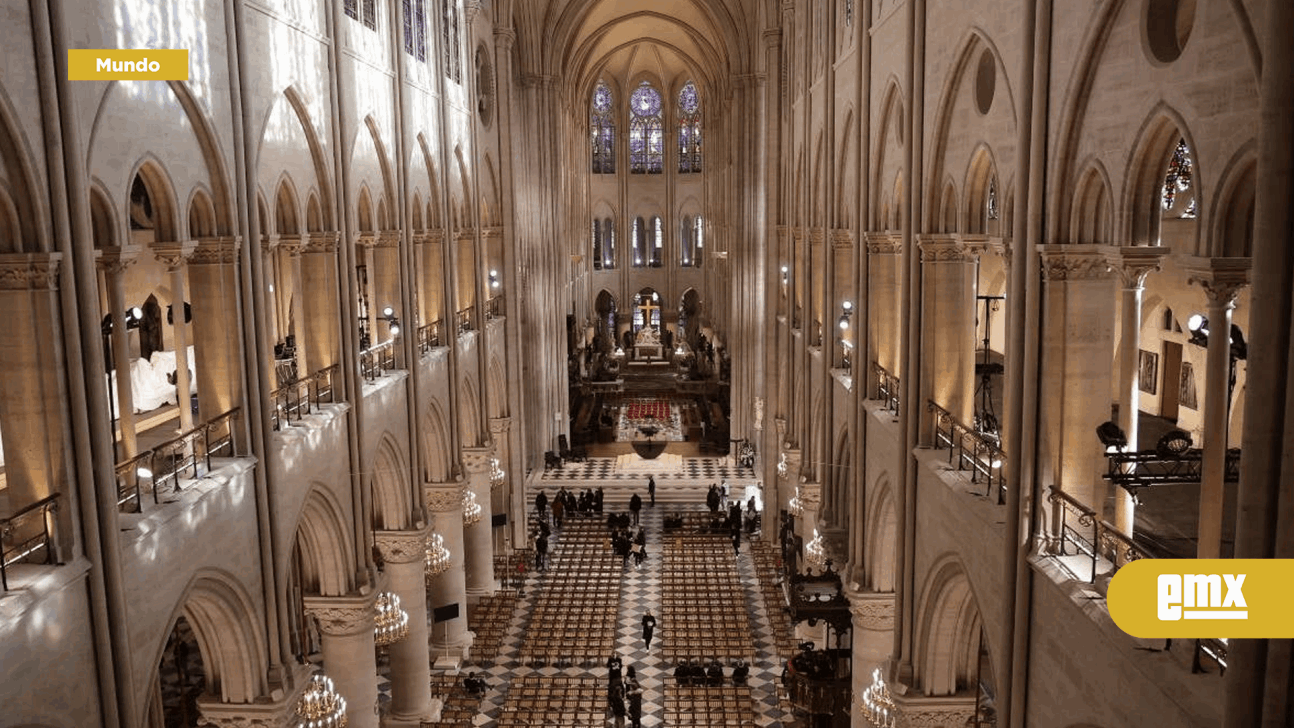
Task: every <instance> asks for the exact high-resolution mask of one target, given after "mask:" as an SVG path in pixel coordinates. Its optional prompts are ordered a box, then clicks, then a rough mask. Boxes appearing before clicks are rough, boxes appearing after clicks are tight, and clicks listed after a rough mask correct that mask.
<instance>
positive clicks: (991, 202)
mask: <svg viewBox="0 0 1294 728" xmlns="http://www.w3.org/2000/svg"><path fill="white" fill-rule="evenodd" d="M987 207H988V219H990V220H996V219H998V209H997V177H989V180H988V204H987Z"/></svg>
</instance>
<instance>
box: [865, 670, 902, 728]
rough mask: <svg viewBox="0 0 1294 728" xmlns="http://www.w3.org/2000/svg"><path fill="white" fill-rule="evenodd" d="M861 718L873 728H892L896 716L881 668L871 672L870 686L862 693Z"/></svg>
mask: <svg viewBox="0 0 1294 728" xmlns="http://www.w3.org/2000/svg"><path fill="white" fill-rule="evenodd" d="M860 708H861V710H862V713H863V717H864V718H866V719H867V722H868V723H871V724H872V725H873V726H875V728H894V725H895V723H896V722H897V717H898V716H897V715H896V711H895V709H894V701H893V700H892V699H891V698H890V689H889V687H887V686H886V685H885V678H883V677H881V668H879V667H878V668H876V669H875V670H872V684H871V685H869V686H868V687H867V689H866V690H864V691H863V699H862V703H861V705H860Z"/></svg>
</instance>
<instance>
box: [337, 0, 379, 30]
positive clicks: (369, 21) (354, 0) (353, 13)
mask: <svg viewBox="0 0 1294 728" xmlns="http://www.w3.org/2000/svg"><path fill="white" fill-rule="evenodd" d="M363 3H364V13H363V15H361V14H360V0H346V3H345V4H344V5H343V6H342V9H343V10H345V12H346V15H347V16H348V17H351V18H354V19H355V20H358V21H360V22H362V23H364V27H366V28H368V29H369V30H377V0H363Z"/></svg>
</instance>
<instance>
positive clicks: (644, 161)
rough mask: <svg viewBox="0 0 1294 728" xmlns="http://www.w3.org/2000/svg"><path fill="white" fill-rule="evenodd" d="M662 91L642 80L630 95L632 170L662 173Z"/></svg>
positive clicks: (663, 140)
mask: <svg viewBox="0 0 1294 728" xmlns="http://www.w3.org/2000/svg"><path fill="white" fill-rule="evenodd" d="M660 108H661V103H660V92H659V91H657V90H656V89H655V88H653V87H652V85H651V83H649V82H647V81H643V82H642V83H641V84H639V86H638V88H637V89H636V90H635V91H634V92H633V96H631V97H629V112H630V118H629V171H630V172H631V173H633V174H660V173H661V171H662V170H663V169H664V166H665V163H664V160H665V133H664V127H663V126H662V124H661V115H660Z"/></svg>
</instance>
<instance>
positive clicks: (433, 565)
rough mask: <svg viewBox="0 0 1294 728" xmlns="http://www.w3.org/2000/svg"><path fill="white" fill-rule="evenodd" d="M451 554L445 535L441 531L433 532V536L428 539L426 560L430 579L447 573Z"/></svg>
mask: <svg viewBox="0 0 1294 728" xmlns="http://www.w3.org/2000/svg"><path fill="white" fill-rule="evenodd" d="M449 556H450V554H449V549H447V548H445V537H444V536H441V535H440V534H439V533H433V534H431V538H429V539H427V556H426V559H425V560H424V563H425V565H426V567H427V569H426V576H427V578H428V579H430V578H432V577H433V576H439V575H440V574H443V573H445V569H448V568H449Z"/></svg>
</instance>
